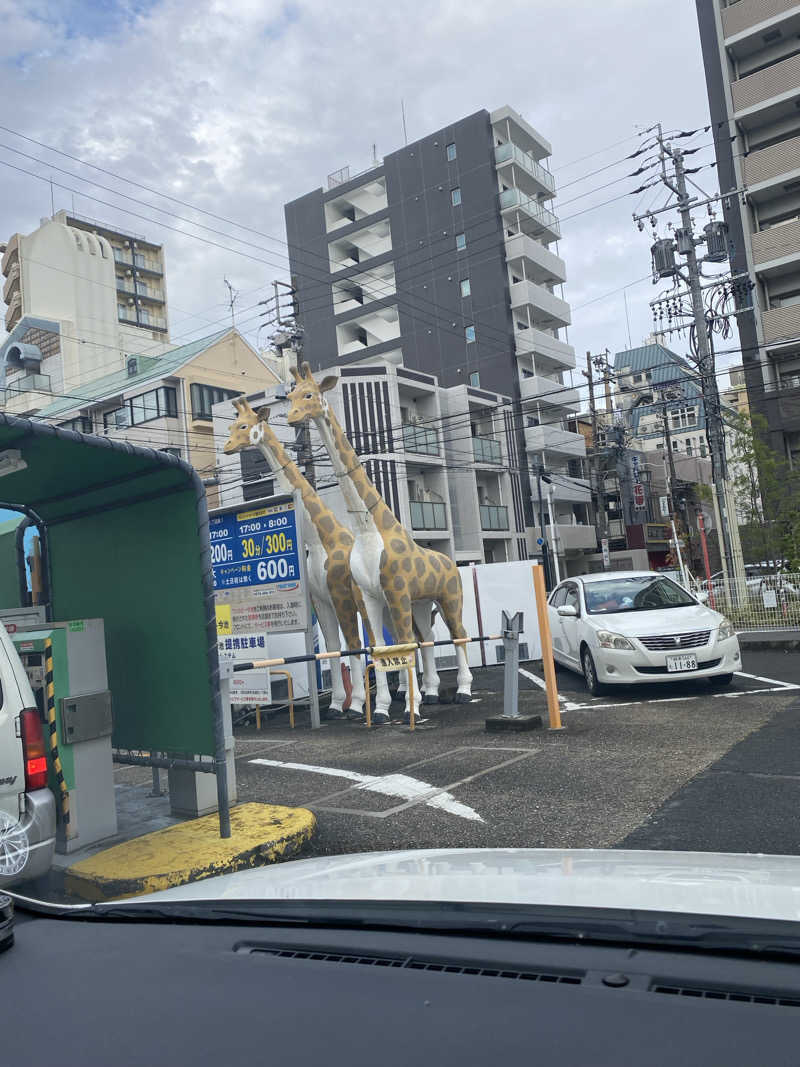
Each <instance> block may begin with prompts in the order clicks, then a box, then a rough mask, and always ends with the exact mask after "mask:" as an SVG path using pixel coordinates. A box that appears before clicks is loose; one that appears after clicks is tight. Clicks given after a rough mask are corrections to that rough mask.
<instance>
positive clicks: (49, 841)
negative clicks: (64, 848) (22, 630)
mask: <svg viewBox="0 0 800 1067" xmlns="http://www.w3.org/2000/svg"><path fill="white" fill-rule="evenodd" d="M46 729H47V728H46V727H45V725H44V723H43V721H42V713H41V711H40V709H39V708H38V707H37V706H36V699H35V697H34V695H33V691H32V689H31V684H30V682H29V681H28V675H27V674H26V673H25V668H24V667H23V666H22V663H21V661H20V658H19V656H18V655H17V650H16V648H15V647H14V645H13V643H12V641H11V639H10V638H9V636H8V634H7V632H6V628H5V627H4V626H3V625H2V623H0V892H1V891H2V890H3V889H8V888H9V887H10V886H14V885H18V884H19V883H20V882H26V881H29V880H30V879H31V878H38V877H39V876H41V875H43V874H46V873H47V871H49V869H50V867H51V864H52V862H53V853H54V852H55V845H56V805H55V798H54V796H53V794H52V792H51V791H50V789H49V788H48V784H47V783H48V777H49V763H50V761H49V757H48V750H47V745H46V741H45V738H46V736H47V734H46Z"/></svg>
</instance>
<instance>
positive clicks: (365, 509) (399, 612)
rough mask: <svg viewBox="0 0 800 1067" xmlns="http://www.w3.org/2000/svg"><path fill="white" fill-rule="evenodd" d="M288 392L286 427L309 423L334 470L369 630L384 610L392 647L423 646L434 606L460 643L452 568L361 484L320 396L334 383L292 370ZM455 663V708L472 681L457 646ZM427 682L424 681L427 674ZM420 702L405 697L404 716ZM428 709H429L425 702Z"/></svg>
mask: <svg viewBox="0 0 800 1067" xmlns="http://www.w3.org/2000/svg"><path fill="white" fill-rule="evenodd" d="M292 376H293V377H294V380H295V386H294V389H292V391H291V392H290V393H289V401H290V408H289V414H288V416H287V420H288V422H289V424H290V425H292V426H294V425H297V424H298V423H301V422H306V421H307V420H309V419H310V420H311V421H313V423H314V425H315V426H316V428H317V431H318V432H319V435H320V438H321V439H322V443H323V445H324V446H325V448H326V450H327V452H328V454H329V455H330V458H331V463H332V464H333V469H334V472H335V474H336V477H337V479H338V481H339V485H340V486H341V489H342V493H343V495H344V498H345V502H346V504H347V508H348V511H349V513H350V517H351V524H352V527H353V530H354V531H355V544H354V545H353V550H352V553H351V555H350V566H351V569H352V572H353V577H354V579H355V581H356V583H357V585H358V587H359V589H360V590H361V592H362V594H363V596H364V603H365V605H366V608H367V614H368V615H369V619H370V622H371V623H372V628H373V630H374V631H375V633H378V634H379V633H380V632H381V626H382V621H383V617H384V609H385V608H386V607H388V609H389V613H390V616H391V619H392V625H393V631H394V639H395V642H396V643H397V644H401V645H402V644H407V643H410V642H412V641H414V640H415V633H414V630H415V627H416V629H417V631H418V632H419V633H420V634H421V636H422V637H423V639H424V640H427V639H428V637H429V635H430V634H431V609H432V606H433V604H436V605H437V606H438V608H439V611H440V613H441V615H442V618H443V619H444V621H445V623H446V625H447V628H448V629H449V631H450V636H451V637H453V638H454V639H458V638H465V637H466V636H467V633H466V631H465V629H464V624H463V622H462V618H461V615H462V606H463V590H462V588H461V576H460V574H459V573H458V568H457V567H456V565H455V562H454V561H453V560H452V559H450V558H449V556H445V555H444V554H443V553H441V552H434V551H433V550H432V549H429V548H422V547H421V546H420V545H418V544H417V543H416V541H414V539H413V538H412V537H411V534H410V533H409V532H408V531H407V530H406V529H405V528H404V527H403V526H402V525H401V524H400V523H399V522H398V520H397V518H396V516H395V515H394V513H393V512H392V511H391V509H390V508H389V507H388V506H387V505H386V503H385V502H384V500H383V498H382V497H381V495H380V493H379V492H378V490H377V489H376V488H375V486H374V485H373V484H372V482H371V481H370V479H369V477H368V476H367V473H366V471H365V470H364V467H363V466H362V463H361V460H360V459H359V457H358V456H357V455H356V453H355V450H354V449H353V446H352V445H351V444H350V442H349V441H348V439H347V437H346V436H345V434H344V431H343V430H342V428H341V426H340V425H339V421H338V420H337V418H336V416H335V415H334V413H333V411H332V410H331V408H330V405H329V404H328V400H327V398H326V397H325V393H326V392H327V391H328V390H329V389H332V388H333V387H334V386H335V385H336V383H337V381H338V379H337V378H336V377H335V376H333V375H330V376H328V377H327V378H324V379H323V380H322V381H321V382H320V383H319V384H318V383H317V382H316V381H315V380H314V376H313V375H312V373H311V368H310V367H309V365H308V363H303V364H302V366H301V368H300V369H299V370H298V369H297V368H292ZM455 649H456V658H457V663H458V675H457V691H456V695H455V702H456V703H467V702H468V701H469V700H470V699H471V693H472V673H471V672H470V669H469V666H468V663H467V653H466V649H465V647H464V645H463V644H458V645H456V646H455ZM424 651H426V652H427V653H428V655H426V656H425V657H424V658H423V664H424V666H425V674H424V675H423V683H424V686H425V694H426V696H427V697H429V696H430V695H431V693H438V687H439V678H438V675H435V670H436V668H435V664H434V658H433V649H432V648H430V649H427V650H424ZM431 670H432V675H431V676H430V677H429V672H431ZM417 702H418V695H417V694H416V692H413V693H412V692H408V691H407V692H406V715H407V716H408V715H409V714H410V710H411V706H412V704H413V708H414V712H416V707H417ZM426 702H427V701H426Z"/></svg>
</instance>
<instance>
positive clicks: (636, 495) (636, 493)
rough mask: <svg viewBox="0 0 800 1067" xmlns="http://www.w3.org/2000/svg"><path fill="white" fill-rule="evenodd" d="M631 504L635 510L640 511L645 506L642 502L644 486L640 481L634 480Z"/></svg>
mask: <svg viewBox="0 0 800 1067" xmlns="http://www.w3.org/2000/svg"><path fill="white" fill-rule="evenodd" d="M633 506H634V507H635V508H636V510H637V511H641V510H643V509H644V507H645V503H644V486H643V485H642V483H641V482H635V483H634V486H633Z"/></svg>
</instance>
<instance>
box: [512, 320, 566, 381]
mask: <svg viewBox="0 0 800 1067" xmlns="http://www.w3.org/2000/svg"><path fill="white" fill-rule="evenodd" d="M514 338H515V340H516V346H517V355H518V356H527V355H532V356H534V357H535V359H536V362H537V363H538V362H539V361H540V360H542V359H543V360H544V361H545V362H546V363H550V364H552V365H553V366H554V367H555V368H557V369H558V370H560V369H562V368H564V367H568V368H570V369H572V368H574V367H575V362H576V361H575V349H574V348H573V347H572V345H568V344H567V342H566V341H559V339H558V338H557V337H553V335H552V334H549V333H545V331H544V330H537V329H536V328H535V327H530V326H529V327H527V328H526V329H520V328H519V327H516V328H515V330H514Z"/></svg>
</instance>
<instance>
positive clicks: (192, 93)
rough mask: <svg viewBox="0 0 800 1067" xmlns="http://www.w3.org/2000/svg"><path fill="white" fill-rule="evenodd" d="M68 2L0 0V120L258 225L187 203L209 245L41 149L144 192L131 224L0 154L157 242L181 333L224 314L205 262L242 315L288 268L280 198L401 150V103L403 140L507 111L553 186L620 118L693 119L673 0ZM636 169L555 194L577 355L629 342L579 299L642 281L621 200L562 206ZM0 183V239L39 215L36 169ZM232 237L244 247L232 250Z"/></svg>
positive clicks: (695, 71) (615, 302)
mask: <svg viewBox="0 0 800 1067" xmlns="http://www.w3.org/2000/svg"><path fill="white" fill-rule="evenodd" d="M88 7H89V9H92V7H93V5H91V4H90V5H88ZM82 10H83V8H82V6H81V5H77V6H74V7H72V6H71V5H67V6H66V7H64V6H63V5H57V4H46V3H32V2H26V0H18V2H16V3H11V2H9V0H0V24H2V25H3V35H2V45H1V46H0V99H3V100H4V102H5V105H6V106H5V108H4V110H3V118H2V119H0V121H2V122H3V124H4V125H7V126H10V127H12V128H13V129H15V130H19V131H21V132H23V133H26V134H28V135H30V136H32V137H35V138H37V139H38V140H41V141H43V142H45V143H47V144H50V145H54V146H56V147H58V148H60V149H62V150H64V151H67V152H70V153H72V154H74V155H77V156H81V157H83V158H86V159H91V161H92V162H94V163H95V164H97V165H99V166H102V167H105V168H107V169H108V170H111V171H114V172H116V173H119V174H122V175H125V176H127V177H130V178H132V179H134V180H136V181H138V182H140V183H142V184H144V185H149V186H152V187H153V188H157V189H161V190H164V191H165V192H168V193H169V194H171V195H172V196H176V197H179V198H181V199H185V200H187V201H190V202H192V203H194V204H196V205H198V206H199V207H202V208H205V209H206V210H209V211H213V212H215V213H216V214H218V215H220V216H223V217H224V218H225V219H228V220H231V221H232V222H238V223H242V224H244V225H247V226H252V227H254V228H255V229H257V230H259V231H261V233H263V234H269V235H272V237H273V238H275V240H268V239H267V238H265V237H262V236H258V235H254V234H252V233H247V232H245V231H243V230H240V229H236V228H235V227H234V226H233V225H232V224H231V223H228V222H218V221H215V220H213V219H208V218H202V217H201V216H194V217H195V218H196V219H197V221H202V222H204V223H205V224H206V225H208V226H211V227H213V228H216V229H219V230H222V231H224V234H223V235H222V236H219V235H214V234H206V236H207V237H208V238H209V240H213V241H215V242H218V243H219V244H221V245H224V246H227V247H224V248H219V247H214V246H212V245H209V244H204V243H202V242H200V241H196V240H193V239H191V238H188V237H182V236H179V235H178V234H176V233H174V232H173V231H172V230H170V229H168V228H167V224H168V225H169V226H174V227H177V228H178V229H187V228H189V227H187V226H186V224H185V223H183V222H179V221H176V220H175V219H171V218H170V217H169V216H167V215H162V214H159V213H158V212H156V211H155V209H154V208H155V205H156V204H158V205H159V206H162V207H165V208H168V209H169V210H170V211H174V212H177V213H179V214H184V215H185V214H187V211H186V209H184V208H181V207H180V206H178V205H175V204H170V203H168V202H166V201H164V200H159V199H158V198H156V197H153V196H151V195H150V194H148V193H145V192H142V191H141V190H140V191H137V190H135V189H131V188H130V187H127V186H124V185H123V184H122V183H119V182H117V181H115V180H114V179H113V178H110V177H108V176H103V175H98V174H93V173H91V172H89V171H88V170H86V169H85V168H81V167H80V165H79V164H75V163H72V162H71V161H69V160H64V159H59V158H57V157H54V156H52V155H51V156H48V157H47V158H48V159H49V160H50V161H51V162H52V164H53V165H58V166H63V167H64V168H65V169H67V170H72V171H74V172H76V173H79V174H81V175H82V176H85V177H89V176H91V177H93V178H94V179H96V180H97V181H100V182H102V183H103V184H105V185H108V186H111V187H114V188H116V189H119V190H123V189H124V190H125V191H126V192H128V193H129V194H130V195H133V196H141V198H142V199H143V200H145V201H147V203H148V205H149V206H147V207H143V206H140V205H135V204H128V205H127V206H128V208H129V209H130V210H131V211H133V212H135V213H136V214H139V215H143V216H146V217H145V218H137V217H135V216H132V215H130V214H127V213H125V212H124V211H123V208H124V207H125V206H126V202H125V201H124V200H121V199H120V198H119V197H117V196H114V195H113V194H110V193H106V192H103V191H101V190H98V189H92V188H91V187H89V186H87V185H86V184H85V183H84V182H82V181H79V180H77V179H72V178H68V177H66V176H65V175H63V174H61V175H59V174H58V172H56V171H54V170H52V169H51V167H49V166H48V165H45V164H41V165H39V164H34V163H31V162H30V161H29V160H24V159H21V158H20V157H18V156H15V155H14V154H13V153H12V152H11V151H9V150H8V148H0V160H4V161H7V162H14V163H15V164H16V165H18V166H21V167H24V168H26V169H29V170H33V171H36V172H37V173H39V174H42V175H45V176H46V175H48V174H50V173H52V174H53V177H54V180H57V181H58V182H61V183H63V184H64V185H66V186H70V187H73V188H75V189H78V190H79V193H78V195H77V196H76V198H75V207H76V210H77V211H78V212H79V213H81V214H84V215H88V216H92V217H96V218H101V219H103V220H105V221H108V222H112V223H117V224H119V225H121V226H128V227H130V228H131V229H133V230H135V231H137V232H141V233H146V234H147V235H148V236H149V237H151V238H153V239H157V240H162V241H163V242H164V243H165V245H166V247H167V257H168V269H169V295H170V304H171V308H172V326H173V335H174V336H175V337H181V336H184V335H187V334H191V335H192V336H195V335H196V334H197V332H198V330H199V329H200V327H201V325H202V323H203V322H207V321H209V320H215V319H217V318H220V317H222V316H223V315H224V305H225V299H226V291H225V289H224V286H223V276H227V277H228V278H230V279H231V281H232V282H233V284H234V285H235V286H237V287H238V288H240V289H241V290H242V291H243V293H242V297H241V305H240V306H241V307H242V308H244V307H248V306H250V305H252V304H254V303H255V302H256V300H257V299H259V297H260V296H261V295H263V292H262V293H259V292H258V287H259V286H260V287H262V291H263V287H264V286H265V285H266V283H267V282H268V281H269V280H271V279H272V278H273V277H274V276H276V275H280V274H281V273H282V272H284V271H285V268H286V257H285V252H286V250H285V247H284V246H283V245H282V244H281V242H282V241H283V240H284V238H285V233H284V226H283V204H284V202H285V201H287V200H291V199H293V198H294V197H296V196H299V195H302V194H303V193H305V192H308V191H309V190H311V189H313V188H315V187H317V186H319V185H321V184H322V183H323V182H324V179H325V176H326V175H327V174H328V173H329V172H331V171H334V170H336V169H338V168H339V167H341V166H342V165H344V164H346V163H350V164H351V165H352V167H353V169H354V170H357V169H360V168H362V167H364V166H366V165H367V164H368V163H369V161H370V159H371V155H372V145H373V143H374V144H375V145H376V146H377V152H378V154H379V155H381V154H384V153H387V152H390V151H392V150H394V149H396V148H397V147H399V146H400V145H401V144H402V124H401V113H400V100H401V98H402V99H403V100H404V101H405V107H406V115H407V121H408V133H409V138H410V139H415V138H417V137H421V136H423V135H424V134H426V133H428V132H430V131H432V130H434V129H436V128H438V127H440V126H442V125H444V124H446V123H448V122H451V121H453V120H455V119H457V118H460V117H462V116H464V115H467V114H470V113H472V112H473V111H475V110H478V109H479V108H482V107H487V108H490V109H491V108H494V107H497V106H499V105H501V104H503V103H509V104H511V105H512V106H514V107H516V108H517V109H518V110H519V111H521V112H522V113H523V114H524V115H525V116H526V118H528V120H529V121H530V122H532V123H533V125H534V126H536V127H537V128H538V129H539V130H540V131H541V132H542V133H543V134H544V135H545V136H546V137H547V138H548V139H549V140H550V141H551V143H552V144H553V150H554V155H553V160H552V164H553V167H554V169H555V171H556V174H557V178H558V180H559V183H560V184H564V183H566V182H572V181H574V179H576V178H579V177H581V176H582V175H584V174H586V173H588V172H589V171H592V170H594V169H596V168H597V167H600V166H603V165H604V164H606V163H608V162H610V161H612V160H614V159H617V158H620V157H621V156H623V155H625V154H626V153H628V152H630V151H633V150H634V148H635V146H636V144H637V142H636V141H635V140H634V139H631V140H629V141H626V142H625V143H624V144H622V145H620V146H618V147H617V148H615V149H613V150H611V151H609V152H607V153H605V154H603V155H597V156H592V158H589V159H586V160H584V161H583V162H580V163H577V164H574V165H572V166H565V164H568V163H569V162H570V161H572V160H574V159H576V158H577V157H580V156H583V155H586V154H587V153H590V152H593V151H595V150H596V149H600V148H603V147H604V146H607V145H609V144H611V143H612V142H615V141H619V140H620V139H621V138H624V137H626V136H629V135H632V134H634V132H635V125H636V124H637V123H638V124H640V126H648V125H650V124H652V123H653V122H655V121H658V120H659V119H661V120H663V122H664V123H665V126H667V127H670V126H671V127H679V126H692V127H694V126H698V125H702V124H703V123H705V122H706V121H707V103H706V97H705V85H704V80H703V74H702V63H701V59H700V48H699V41H698V36H697V27H696V20H695V13H694V4H693V3H691V2H690V0H681V2H679V3H677V4H674V5H671V6H670V13H669V32H667V31H666V30H665V28H664V25H663V15H664V6H663V3H656V2H655V0H615V2H610V3H606V4H603V5H594V4H588V3H586V2H585V0H566V2H562V3H560V4H559V5H553V4H552V3H549V2H548V3H544V2H543V0H534V2H531V0H527V2H521V0H506V2H505V3H503V4H486V3H485V2H484V0H459V2H456V0H439V2H434V3H433V4H428V5H422V4H419V3H409V2H408V0H396V2H393V3H391V4H389V3H386V2H383V3H375V0H344V2H342V3H339V4H330V3H328V2H325V0H307V2H301V3H295V4H289V3H282V2H280V0H198V2H196V3H192V4H189V3H188V2H186V0H181V2H178V0H156V2H153V3H150V4H149V5H148V6H147V7H146V8H145V9H144V10H141V11H139V13H137V7H136V5H129V4H126V5H120V6H119V8H118V10H117V13H116V16H115V15H114V13H113V12H111V13H108V12H106V15H105V17H104V21H103V25H102V27H99V28H98V27H97V26H95V25H93V23H92V22H91V21H90V22H88V23H87V22H86V21H85V20H84V21H81V20H82V15H81V11H82ZM115 18H116V21H115ZM82 27H83V28H82ZM0 143H2V144H3V145H7V146H11V147H15V148H20V149H22V150H23V151H26V152H30V153H31V154H33V155H38V156H40V157H42V158H45V156H46V153H45V152H44V151H43V150H42V149H39V148H36V147H35V146H31V145H29V144H26V143H25V142H22V141H20V140H18V139H15V138H14V137H13V136H12V135H10V134H7V133H2V132H0ZM706 157H708V154H707V153H706ZM635 165H636V164H635V163H633V162H631V163H630V168H631V169H634V168H635ZM624 173H626V168H625V167H619V168H616V169H610V170H606V171H603V172H602V173H600V174H597V175H595V176H594V177H592V178H589V179H588V180H587V181H586V182H585V183H576V184H573V185H570V186H569V188H568V189H565V190H564V193H563V195H562V197H561V199H562V200H564V201H567V200H572V198H574V197H576V196H577V195H578V194H579V193H583V192H586V191H587V190H588V189H591V188H596V187H599V186H600V185H603V184H604V183H606V182H610V181H612V180H613V179H614V178H615V177H618V176H620V175H621V174H624ZM707 173H708V172H707ZM710 173H711V175H712V177H711V182H712V183H713V172H710ZM632 184H633V182H627V183H625V182H621V183H619V184H618V185H612V186H610V187H609V188H608V189H606V190H599V188H598V191H597V192H596V193H594V194H593V195H592V196H587V197H585V198H582V199H578V200H574V201H573V202H571V203H569V204H566V203H565V205H564V208H563V209H561V208H559V207H558V206H557V207H556V210H557V212H558V213H559V214H560V215H561V216H562V218H563V219H564V225H563V229H564V234H565V238H564V240H563V242H562V246H561V252H562V254H563V255H564V257H565V259H566V260H567V266H568V270H569V281H568V284H567V287H566V291H565V295H566V297H567V299H569V300H570V302H571V303H572V304H573V305H574V306H575V313H574V325H573V327H572V328H571V330H570V340H571V341H572V342H573V343H574V344H575V346H576V349H577V351H578V352H579V353H580V352H582V351H584V350H585V349H588V348H591V349H593V350H601V349H603V348H605V347H606V345H608V346H609V347H610V348H611V349H612V351H613V350H614V349H615V348H618V347H622V346H624V345H625V344H626V343H627V327H626V323H625V314H624V305H623V300H622V293H618V294H616V295H615V296H613V297H611V298H609V299H608V300H606V301H599V300H597V301H595V298H596V297H598V296H601V295H602V294H603V293H607V292H609V291H611V290H614V289H616V288H618V287H620V286H622V285H624V284H626V283H628V282H630V281H632V280H633V279H636V278H639V277H642V276H643V275H646V274H647V273H648V270H649V255H648V251H647V241H646V240H645V239H644V238H643V237H642V235H640V234H639V233H638V232H637V231H636V230H635V228H634V227H633V224H632V220H631V211H632V209H633V206H634V203H635V201H636V200H637V199H638V198H636V197H627V198H626V199H623V200H617V201H616V202H614V203H611V204H609V205H607V206H606V207H603V208H600V209H598V210H593V211H588V212H585V213H582V214H577V213H578V212H584V209H586V208H589V207H591V206H592V205H593V204H594V203H598V202H601V201H603V200H606V199H610V198H611V197H612V196H615V195H617V193H618V192H621V191H622V190H624V189H625V188H627V187H628V186H629V185H632ZM0 189H1V190H2V196H0V235H2V237H3V238H5V237H6V236H8V235H9V234H11V233H13V232H14V231H16V230H21V231H23V232H27V231H29V230H31V229H33V228H34V227H35V226H36V225H38V222H39V219H40V217H41V216H43V215H45V214H49V211H50V190H49V187H48V185H47V184H46V183H45V182H41V181H37V180H36V179H34V178H32V177H29V176H27V175H24V174H20V173H17V172H14V171H12V170H8V169H7V168H5V167H2V166H0ZM92 197H96V198H98V199H100V200H104V201H107V202H109V203H113V204H116V205H118V206H117V207H109V206H105V205H103V204H98V203H96V202H94V201H93V200H92ZM71 202H72V194H71V193H70V192H68V191H63V190H56V206H57V207H58V206H61V205H63V206H68V207H69V206H71ZM571 216H574V218H571ZM158 220H160V221H158ZM197 232H202V231H197ZM237 235H238V236H239V237H241V238H243V239H245V240H247V241H249V242H251V243H252V244H254V245H256V246H258V247H256V248H253V247H248V246H247V245H243V244H238V245H237V244H236V242H235V241H234V240H233V238H234V237H235V236H237ZM235 247H236V248H238V249H239V250H240V251H241V252H245V253H247V255H248V256H252V257H255V259H256V260H259V261H260V262H255V261H253V259H248V258H245V257H244V256H241V255H238V254H237V253H236V252H235V251H234V250H233V249H234V248H235ZM650 295H651V293H650V287H649V286H648V285H647V284H644V285H639V286H636V287H635V288H632V289H629V290H628V302H629V307H630V314H631V324H632V336H633V339H634V342H636V341H638V340H640V339H641V337H642V336H643V335H644V334H645V333H647V332H649V330H650V312H649V309H648V308H647V304H646V301H647V299H648V298H649V297H650ZM587 301H594V302H592V303H587ZM581 305H586V306H585V307H581ZM190 316H195V317H190ZM256 323H257V319H256V317H255V313H254V312H250V313H248V314H247V315H245V316H243V318H242V324H243V326H244V327H245V328H246V329H248V330H252V329H253V328H254V327H255V325H256Z"/></svg>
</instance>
